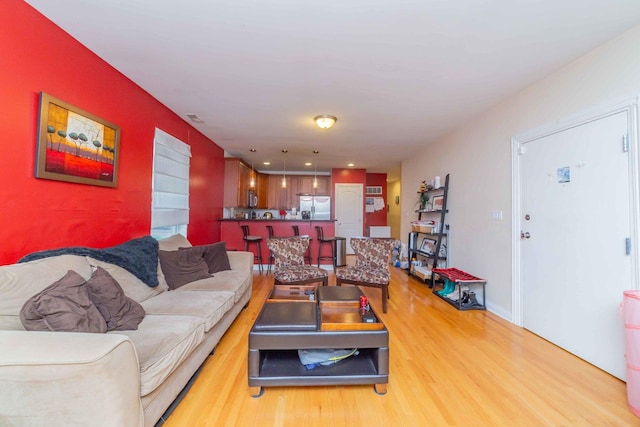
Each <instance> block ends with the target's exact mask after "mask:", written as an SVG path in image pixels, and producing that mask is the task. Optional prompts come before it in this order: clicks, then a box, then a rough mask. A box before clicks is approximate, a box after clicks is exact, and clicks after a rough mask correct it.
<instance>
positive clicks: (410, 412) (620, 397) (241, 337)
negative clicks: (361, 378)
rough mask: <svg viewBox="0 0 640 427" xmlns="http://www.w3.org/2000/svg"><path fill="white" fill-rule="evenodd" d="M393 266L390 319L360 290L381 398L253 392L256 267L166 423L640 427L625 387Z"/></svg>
mask: <svg viewBox="0 0 640 427" xmlns="http://www.w3.org/2000/svg"><path fill="white" fill-rule="evenodd" d="M391 270H392V281H391V286H390V292H391V299H390V300H389V309H388V313H387V314H381V313H382V310H381V305H380V291H379V290H377V289H371V288H369V289H367V288H364V289H363V290H364V292H365V293H366V294H367V295H368V296H369V299H370V300H371V304H372V305H373V307H374V309H375V310H376V312H377V313H378V314H379V315H380V317H381V318H382V320H383V321H384V323H385V324H386V325H387V328H388V330H389V336H390V345H389V348H390V368H389V370H390V374H389V385H388V388H387V394H386V395H384V396H380V395H377V394H375V393H374V391H373V387H372V386H327V387H273V388H266V389H265V393H264V395H263V396H262V397H260V398H252V397H250V396H249V393H248V385H247V336H248V331H249V329H250V327H251V325H252V324H253V322H254V320H255V318H256V316H257V314H258V312H259V310H260V308H261V307H262V304H263V302H264V300H265V298H266V297H267V294H268V292H269V290H270V288H271V286H272V285H273V276H272V275H269V276H267V275H259V274H255V275H254V290H253V295H252V298H251V302H250V303H249V306H248V308H247V309H246V310H244V311H243V312H242V313H241V314H240V316H239V317H238V319H237V320H236V321H235V323H234V325H233V326H232V327H231V329H230V330H229V331H228V332H227V334H226V335H225V336H224V338H223V339H222V341H221V342H220V344H219V345H218V347H217V348H216V351H215V354H214V355H212V356H210V357H209V358H208V360H207V361H206V362H205V364H204V365H203V368H202V371H201V373H200V375H199V376H198V378H197V379H196V381H195V383H194V384H193V387H192V388H191V390H190V391H189V393H188V394H187V395H186V396H185V398H184V400H183V401H182V402H181V403H180V405H179V406H178V407H177V408H176V410H175V411H174V413H173V414H172V415H171V416H170V417H169V418H168V420H167V422H166V423H165V424H164V425H165V427H194V426H296V427H304V426H309V427H315V426H318V427H331V426H350V427H353V426H368V427H373V426H402V427H412V426H604V425H608V426H631V425H640V419H639V418H637V417H635V416H634V415H633V414H632V413H631V411H630V410H629V409H628V406H627V400H626V385H625V383H624V382H622V381H620V380H618V379H616V378H614V377H612V376H610V375H609V374H607V373H605V372H603V371H601V370H599V369H597V368H595V367H593V366H592V365H590V364H588V363H586V362H584V361H582V360H581V359H579V358H577V357H575V356H573V355H571V354H569V353H567V352H566V351H564V350H562V349H560V348H558V347H556V346H555V345H553V344H550V343H549V342H547V341H545V340H543V339H541V338H540V337H538V336H536V335H534V334H532V333H530V332H527V331H525V330H524V329H522V328H519V327H517V326H514V325H512V324H510V323H509V322H507V321H505V320H504V319H502V318H500V317H498V316H495V315H493V314H492V313H489V312H485V311H467V312H460V311H457V310H456V309H454V308H453V307H451V306H450V305H448V304H447V303H445V302H444V301H442V300H440V299H439V298H437V297H436V296H435V295H433V294H432V293H431V290H430V289H429V288H428V287H427V286H426V285H424V284H421V283H420V282H418V281H416V280H415V279H411V278H408V277H407V275H406V273H404V271H402V270H400V269H396V268H391ZM329 283H330V285H334V284H335V276H333V277H331V278H330V281H329ZM487 288H488V290H489V291H490V290H491V283H488V284H487Z"/></svg>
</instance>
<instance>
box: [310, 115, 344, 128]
mask: <svg viewBox="0 0 640 427" xmlns="http://www.w3.org/2000/svg"><path fill="white" fill-rule="evenodd" d="M313 121H314V122H316V124H317V125H318V127H319V128H321V129H329V128H330V127H331V126H333V125H334V124H336V122H337V121H338V119H337V118H336V116H329V115H327V114H323V115H321V116H316V117H314V118H313Z"/></svg>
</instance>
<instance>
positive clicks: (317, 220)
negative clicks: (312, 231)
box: [218, 217, 336, 222]
mask: <svg viewBox="0 0 640 427" xmlns="http://www.w3.org/2000/svg"><path fill="white" fill-rule="evenodd" d="M218 221H252V222H267V221H269V222H276V221H280V222H336V220H335V219H296V218H291V219H280V218H272V219H266V218H263V217H259V218H256V219H244V218H218Z"/></svg>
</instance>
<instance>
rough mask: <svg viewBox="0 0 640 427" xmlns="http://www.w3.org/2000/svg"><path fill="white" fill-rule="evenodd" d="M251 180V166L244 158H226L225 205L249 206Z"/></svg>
mask: <svg viewBox="0 0 640 427" xmlns="http://www.w3.org/2000/svg"><path fill="white" fill-rule="evenodd" d="M250 180H251V167H250V166H249V165H247V164H246V163H244V161H242V159H238V158H234V157H228V158H226V159H224V197H223V202H224V206H225V207H248V205H249V203H248V198H247V193H248V191H249V181H250Z"/></svg>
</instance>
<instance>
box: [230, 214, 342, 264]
mask: <svg viewBox="0 0 640 427" xmlns="http://www.w3.org/2000/svg"><path fill="white" fill-rule="evenodd" d="M218 221H220V240H222V241H224V242H226V243H227V249H229V250H244V240H242V228H240V227H241V226H243V225H248V226H249V232H250V234H251V235H252V236H261V237H262V242H261V250H262V263H263V264H264V265H265V266H266V265H267V264H268V262H269V250H268V249H267V238H268V237H269V232H268V231H267V227H266V226H267V225H270V226H272V227H273V234H274V235H275V236H277V237H279V236H293V227H292V226H294V225H297V226H298V229H299V230H300V235H302V236H304V235H307V236H309V238H310V239H311V242H310V245H309V247H310V250H311V260H312V263H313V264H314V265H317V263H318V246H319V244H318V234H317V233H316V229H315V227H316V226H320V227H322V229H323V231H324V235H325V237H326V236H334V235H335V222H336V220H335V219H328V220H308V219H235V218H222V219H219V220H218ZM249 250H250V251H252V252H254V253H255V248H254V245H251V247H250V248H249ZM322 252H323V255H329V253H328V249H327V248H323V251H322ZM321 264H326V267H330V266H331V267H332V265H331V262H330V261H328V260H323V261H322V262H321Z"/></svg>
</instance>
